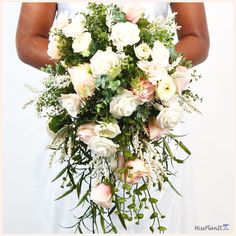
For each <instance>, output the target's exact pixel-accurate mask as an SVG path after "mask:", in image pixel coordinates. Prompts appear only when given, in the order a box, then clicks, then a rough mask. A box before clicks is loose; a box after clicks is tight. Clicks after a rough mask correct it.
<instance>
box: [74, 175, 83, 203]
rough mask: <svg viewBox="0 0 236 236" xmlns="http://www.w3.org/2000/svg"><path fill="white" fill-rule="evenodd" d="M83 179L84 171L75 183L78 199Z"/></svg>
mask: <svg viewBox="0 0 236 236" xmlns="http://www.w3.org/2000/svg"><path fill="white" fill-rule="evenodd" d="M83 180H84V172H83V174H82V175H81V177H80V180H79V182H78V183H77V186H76V191H77V197H78V199H79V197H80V194H81V188H82V184H83Z"/></svg>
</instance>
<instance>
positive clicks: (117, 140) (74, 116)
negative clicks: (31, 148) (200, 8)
mask: <svg viewBox="0 0 236 236" xmlns="http://www.w3.org/2000/svg"><path fill="white" fill-rule="evenodd" d="M179 29H180V27H179V26H177V25H176V23H175V14H171V15H169V16H168V17H166V18H164V17H157V18H156V20H155V21H153V22H150V21H149V20H148V19H147V18H145V16H144V13H143V10H142V9H141V8H139V7H138V6H136V7H135V8H134V7H133V6H132V7H131V6H130V5H122V6H121V5H117V4H108V5H107V4H102V3H94V2H93V3H88V7H87V11H85V12H78V13H77V14H75V15H73V16H70V15H69V14H68V12H61V13H60V14H58V15H57V17H56V19H55V21H54V24H53V25H52V27H51V30H50V33H49V45H48V55H49V56H50V57H51V58H52V59H54V60H56V65H55V66H51V65H46V66H45V68H43V71H44V72H47V77H46V78H45V79H44V80H43V89H42V90H40V91H39V94H38V96H37V98H36V99H35V100H33V101H32V102H31V103H33V104H34V105H35V107H36V109H37V112H38V113H39V114H40V115H41V116H43V117H47V119H48V123H47V126H48V130H49V133H50V135H51V137H52V142H51V144H50V145H49V148H50V149H52V155H51V159H50V162H51V163H52V162H53V161H54V160H58V161H59V162H60V163H61V164H62V170H61V171H60V173H58V175H57V176H56V177H55V179H54V180H53V181H56V180H58V179H61V181H62V184H61V188H63V189H65V190H64V193H63V194H62V195H61V196H59V197H58V198H57V200H58V199H61V198H63V197H65V196H67V195H68V194H71V193H72V192H73V193H74V192H76V194H77V196H78V202H77V203H75V205H76V207H75V208H77V209H79V213H80V214H79V215H78V216H76V224H75V225H74V226H73V227H75V229H76V231H77V232H79V233H83V232H85V231H86V232H87V231H88V230H89V231H91V232H93V233H95V232H100V231H102V232H103V233H110V232H113V233H117V232H118V229H117V227H120V226H123V227H124V228H125V229H127V227H128V224H129V222H131V221H134V222H135V223H136V224H139V223H140V222H141V221H142V219H145V217H147V218H148V219H149V222H150V225H149V226H148V227H149V229H150V231H151V232H155V231H159V232H163V231H165V230H166V228H165V227H164V226H163V225H162V219H163V218H165V215H164V214H163V213H162V212H161V211H160V209H159V207H158V198H157V196H158V192H160V191H162V190H163V188H164V187H165V185H166V184H167V185H170V186H171V188H172V189H173V190H174V191H175V192H176V193H177V194H179V193H178V191H177V190H176V188H175V187H174V186H173V184H172V183H171V178H174V173H173V171H171V170H170V166H172V167H173V168H174V166H175V164H181V163H183V162H184V160H185V159H186V158H187V157H188V156H189V155H190V154H191V152H190V151H189V149H188V148H187V147H186V146H185V145H184V144H183V142H182V141H181V140H180V137H181V136H178V135H174V134H173V131H174V127H175V126H176V125H177V124H178V123H180V122H181V121H182V120H183V114H184V113H186V112H188V113H192V112H196V111H198V110H197V109H196V108H195V105H194V103H195V102H196V101H197V100H200V98H199V97H198V95H197V94H194V93H193V92H192V91H191V90H190V84H191V82H193V81H195V80H197V79H198V78H199V77H200V76H199V75H197V73H196V71H195V70H194V69H193V68H192V66H191V62H190V61H187V60H186V59H185V58H184V57H183V55H182V54H180V53H177V52H176V51H175V49H174V43H173V40H174V36H175V31H176V30H179ZM171 143H174V144H175V145H176V146H175V149H176V148H177V149H182V150H183V151H184V152H185V153H186V157H185V158H183V157H182V158H179V157H176V155H175V152H174V150H173V148H172V146H171V145H170V144H171ZM153 189H155V190H156V192H155V194H153V193H152V191H151V190H153ZM86 204H87V205H86ZM83 205H86V208H85V210H84V211H82V210H81V209H83ZM145 209H149V210H148V215H147V216H146V215H145V214H144V210H145ZM86 219H90V220H89V223H86V222H87V221H86ZM117 219H118V221H117ZM114 222H118V223H117V224H116V223H114Z"/></svg>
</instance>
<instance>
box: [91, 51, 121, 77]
mask: <svg viewBox="0 0 236 236" xmlns="http://www.w3.org/2000/svg"><path fill="white" fill-rule="evenodd" d="M119 61H120V56H119V55H118V54H116V53H114V52H113V51H112V50H111V49H110V48H107V50H106V51H101V50H98V51H97V52H96V53H95V55H94V56H93V57H92V58H91V60H90V62H91V70H92V73H93V75H94V76H95V77H98V76H101V75H107V74H109V73H111V71H112V69H114V67H116V66H117V65H118V64H119Z"/></svg>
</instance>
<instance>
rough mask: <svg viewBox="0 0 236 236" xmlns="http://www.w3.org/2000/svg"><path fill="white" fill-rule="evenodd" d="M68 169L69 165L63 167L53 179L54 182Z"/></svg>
mask: <svg viewBox="0 0 236 236" xmlns="http://www.w3.org/2000/svg"><path fill="white" fill-rule="evenodd" d="M67 169H68V166H66V167H65V168H63V169H62V170H61V171H60V172H59V173H58V174H57V176H56V177H55V178H54V179H53V180H52V182H54V181H55V180H57V179H58V178H59V177H61V176H62V175H63V174H64V173H65V172H66V170H67Z"/></svg>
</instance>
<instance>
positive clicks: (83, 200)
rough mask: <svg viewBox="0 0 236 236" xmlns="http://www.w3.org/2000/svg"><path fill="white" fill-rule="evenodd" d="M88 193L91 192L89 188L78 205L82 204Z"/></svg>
mask: <svg viewBox="0 0 236 236" xmlns="http://www.w3.org/2000/svg"><path fill="white" fill-rule="evenodd" d="M88 194H89V190H87V192H86V193H85V194H84V195H83V196H82V198H81V199H80V201H79V203H78V205H77V207H78V206H80V205H81V204H82V203H83V202H84V201H85V200H86V198H87V196H88Z"/></svg>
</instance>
